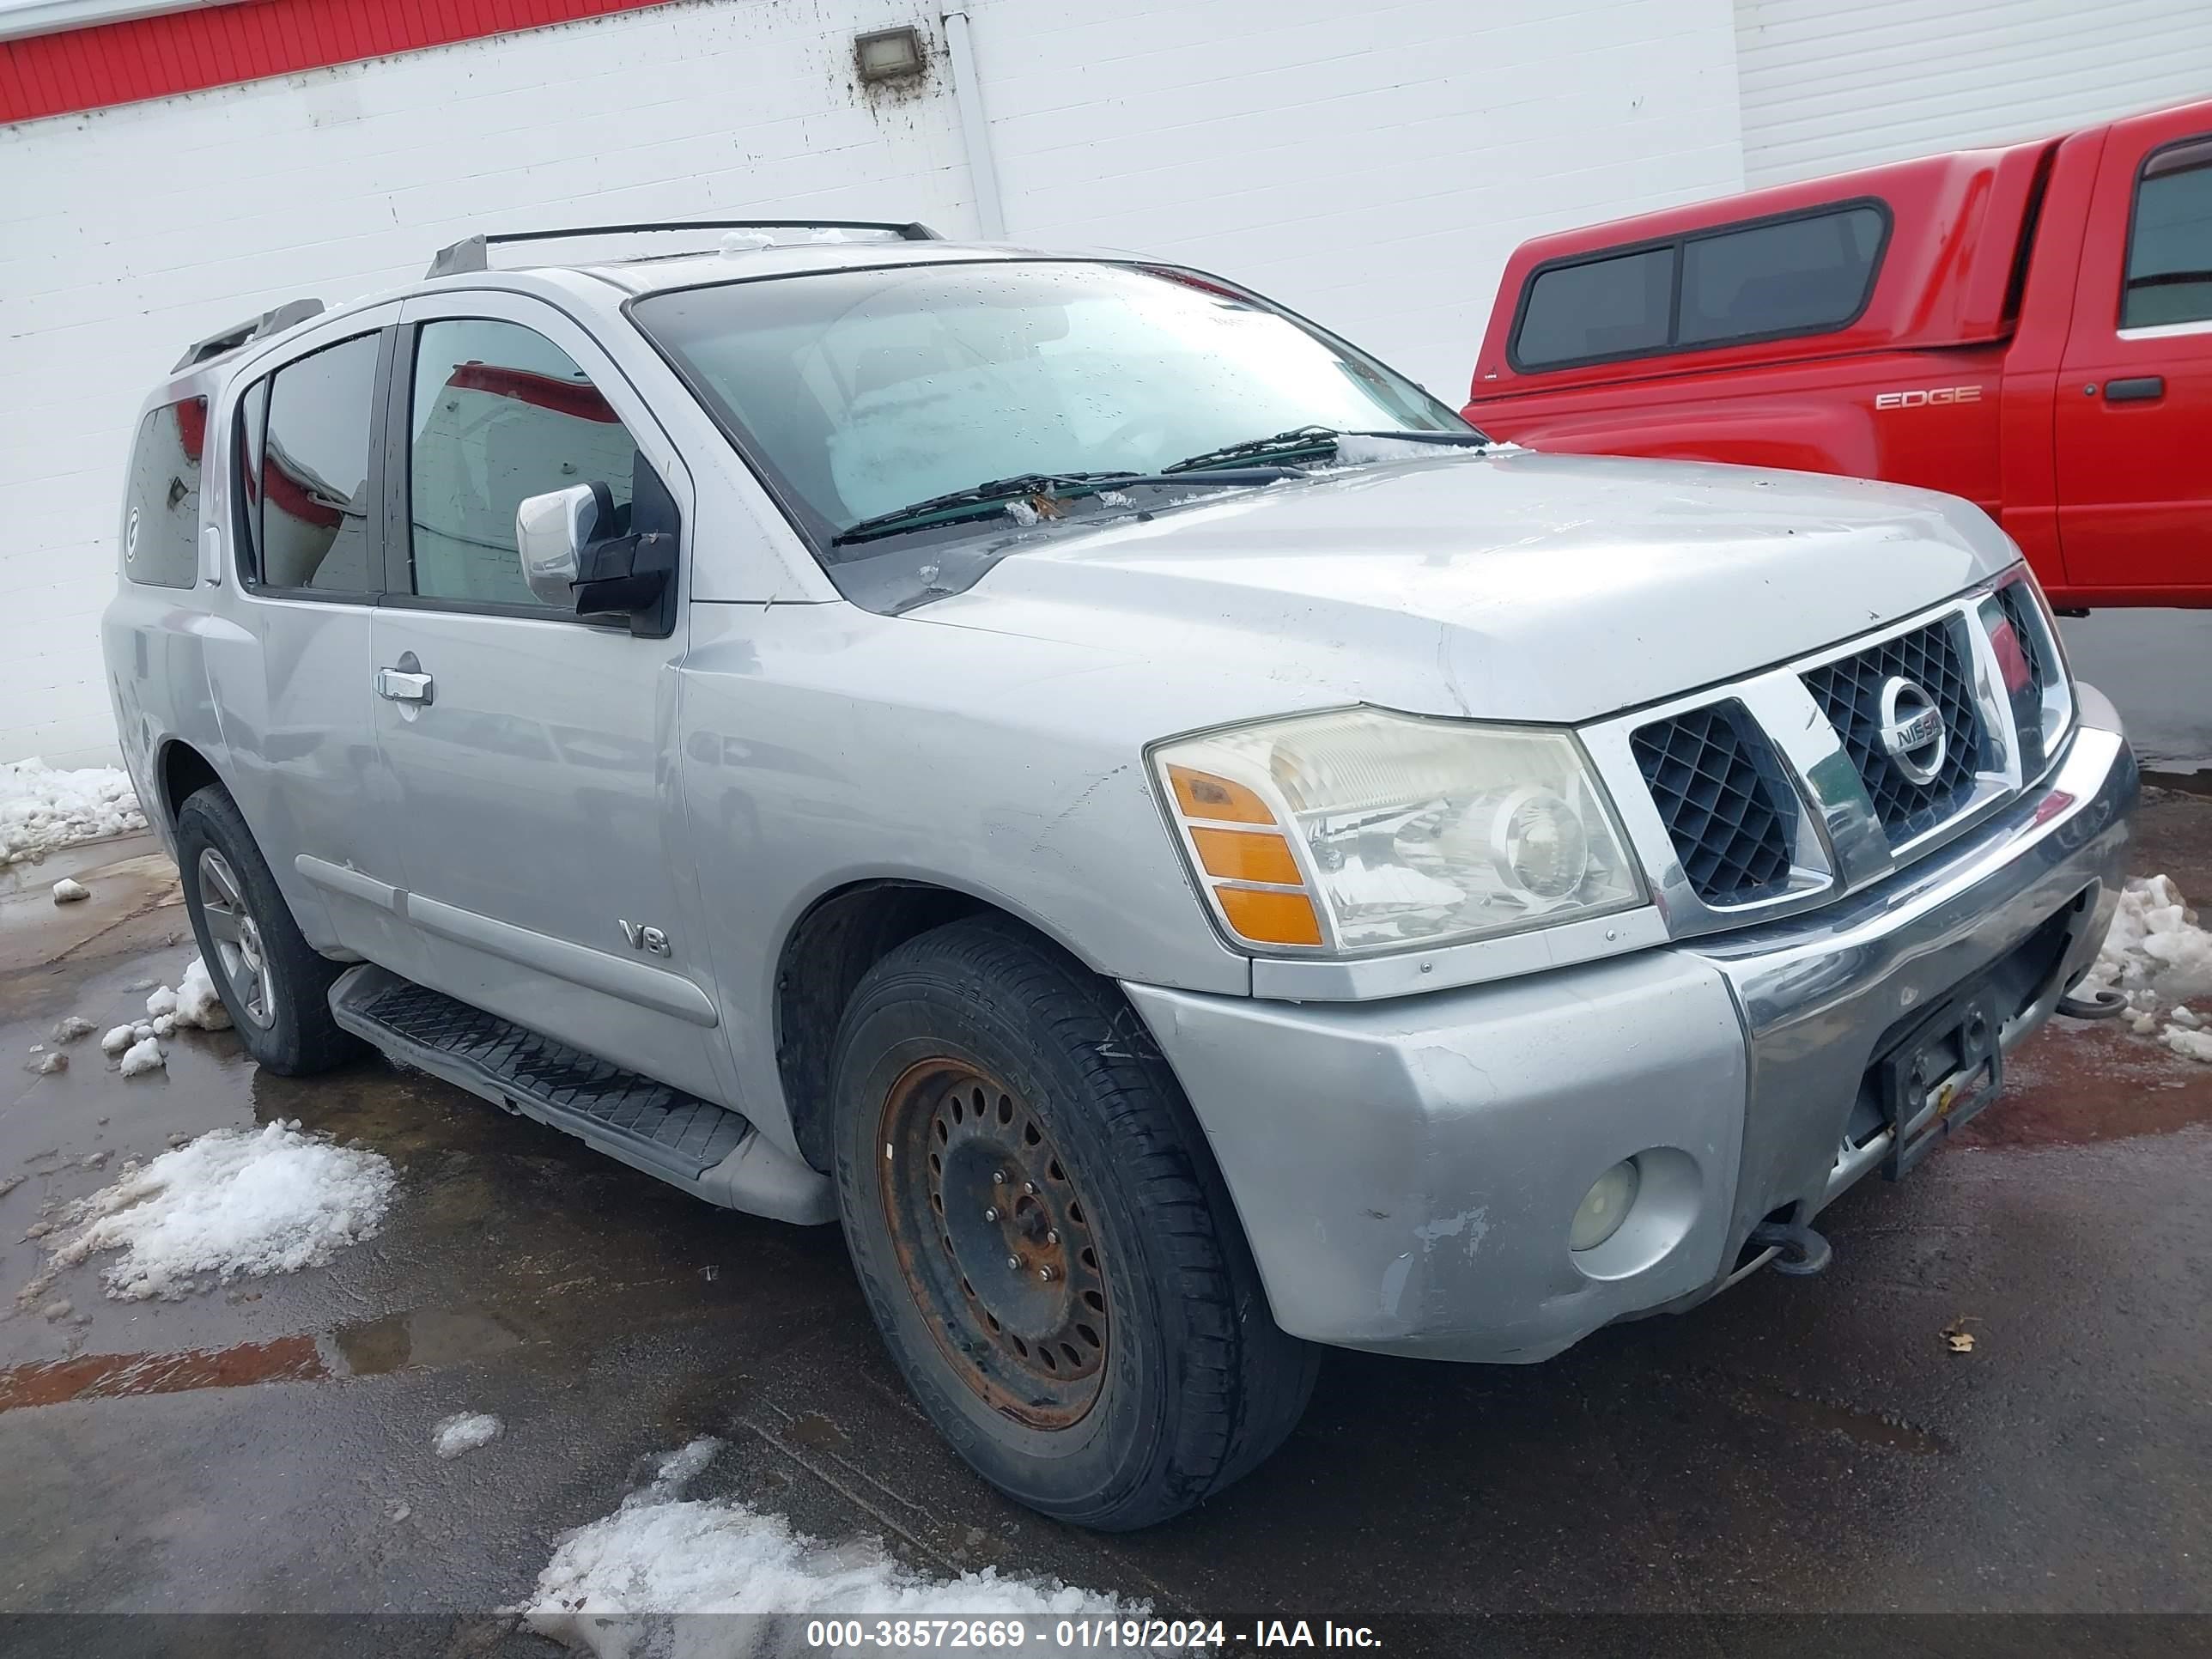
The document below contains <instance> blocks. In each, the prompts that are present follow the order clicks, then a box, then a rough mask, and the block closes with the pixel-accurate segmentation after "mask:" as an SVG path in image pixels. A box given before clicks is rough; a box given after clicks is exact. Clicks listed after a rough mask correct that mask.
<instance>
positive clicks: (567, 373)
mask: <svg viewBox="0 0 2212 1659" xmlns="http://www.w3.org/2000/svg"><path fill="white" fill-rule="evenodd" d="M410 431H411V433H412V438H411V441H410V446H409V451H408V467H407V477H408V503H409V505H408V520H409V526H408V528H409V532H410V538H411V542H412V548H413V561H414V572H415V592H416V593H417V594H419V595H421V596H422V597H423V598H425V599H465V600H474V601H476V602H477V603H480V604H494V605H533V606H535V605H538V599H536V597H535V596H534V595H532V592H530V589H529V586H528V585H527V584H526V583H525V582H524V581H523V580H522V563H521V561H520V558H519V557H518V556H517V555H516V552H515V546H514V510H515V508H516V507H520V505H521V504H522V502H523V501H524V499H525V498H526V497H528V496H531V495H544V493H546V492H547V491H549V490H555V489H568V487H569V486H571V485H572V484H580V483H604V484H605V485H606V486H607V488H608V489H610V490H611V491H612V492H613V495H614V499H615V505H616V508H617V519H618V520H620V519H623V518H624V517H626V516H627V509H628V507H629V501H630V495H631V491H632V489H633V487H634V482H635V475H636V472H637V470H638V468H639V467H640V465H641V462H640V460H639V457H638V453H637V446H636V444H635V443H634V442H632V441H631V440H630V435H629V433H628V432H626V431H625V430H623V424H622V422H620V421H619V420H617V419H616V417H615V412H614V410H612V409H611V407H609V405H608V404H607V400H606V399H605V398H604V397H602V396H600V394H599V390H598V389H597V388H596V387H595V386H592V382H591V380H590V378H589V377H588V376H586V374H585V373H584V371H583V370H582V369H581V368H578V367H577V366H576V362H575V360H574V359H573V358H571V357H570V356H568V353H567V352H565V351H563V350H562V349H561V348H560V347H558V346H556V345H555V344H554V343H552V342H551V341H550V340H549V339H547V338H546V337H544V335H542V334H539V333H538V332H537V331H535V330H533V329H528V328H525V327H523V326H522V325H520V324H519V323H501V322H490V321H484V320H480V319H460V320H455V321H453V322H437V323H426V324H425V325H423V327H422V333H421V335H420V337H419V338H418V343H417V344H416V351H415V393H414V409H413V422H412V426H411V428H410ZM621 527H622V526H620V525H619V524H617V526H605V529H607V530H615V529H619V528H621Z"/></svg>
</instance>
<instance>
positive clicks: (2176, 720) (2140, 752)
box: [2058, 610, 2212, 793]
mask: <svg viewBox="0 0 2212 1659" xmlns="http://www.w3.org/2000/svg"><path fill="white" fill-rule="evenodd" d="M2058 631H2059V634H2060V635H2061V637H2063V639H2064V641H2065V642H2066V655H2067V660H2068V662H2069V665H2071V666H2072V668H2073V670H2074V671H2075V674H2077V675H2079V676H2080V677H2081V678H2083V679H2085V680H2087V681H2088V682H2089V683H2090V684H2092V685H2094V686H2096V687H2098V688H2099V689H2100V690H2102V691H2103V692H2104V694H2105V695H2106V696H2108V697H2110V698H2111V699H2112V701H2113V702H2114V703H2116V704H2117V705H2118V707H2119V708H2121V709H2122V710H2124V712H2125V714H2126V715H2127V720H2128V741H2129V742H2130V743H2132V744H2134V745H2135V750H2136V757H2137V758H2138V759H2140V760H2141V761H2142V764H2143V767H2144V769H2145V770H2147V771H2149V772H2151V773H2153V774H2155V775H2166V777H2167V778H2168V780H2169V781H2177V782H2179V781H2185V780H2186V781H2187V787H2194V788H2196V789H2198V790H2200V791H2202V792H2204V793H2212V697H2207V696H2205V694H2204V685H2205V679H2204V665H2205V664H2207V663H2212V611H2134V610H2120V611H2091V612H2090V613H2089V614H2088V615H2087V616H2086V617H2065V618H2063V619H2062V620H2061V621H2060V623H2059V624H2058ZM2190 774H2195V775H2196V776H2195V777H2194V778H2193V779H2192V778H2189V777H2188V775H2190Z"/></svg>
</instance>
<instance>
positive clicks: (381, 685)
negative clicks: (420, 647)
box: [376, 668, 431, 703]
mask: <svg viewBox="0 0 2212 1659" xmlns="http://www.w3.org/2000/svg"><path fill="white" fill-rule="evenodd" d="M430 690H431V687H430V677H429V676H428V674H410V673H406V672H404V671H402V670H400V669H397V668H380V669H378V670H377V671H376V695H377V696H380V697H388V698H390V699H391V700H392V702H420V703H427V702H429V701H430Z"/></svg>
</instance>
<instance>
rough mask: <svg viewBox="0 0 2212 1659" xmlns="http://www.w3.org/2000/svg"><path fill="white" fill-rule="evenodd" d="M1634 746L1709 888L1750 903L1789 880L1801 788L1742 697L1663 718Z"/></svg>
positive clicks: (1654, 794) (1640, 733)
mask: <svg viewBox="0 0 2212 1659" xmlns="http://www.w3.org/2000/svg"><path fill="white" fill-rule="evenodd" d="M1629 746H1630V748H1631V750H1632V752H1633V753H1634V754H1635V756H1636V764H1637V766H1638V769H1639V770H1641V771H1642V772H1643V774H1644V782H1646V783H1647V784H1649V785H1650V787H1651V799H1652V804H1653V805H1656V806H1657V807H1658V809H1659V818H1660V822H1661V823H1663V824H1665V825H1666V828H1667V835H1668V839H1669V840H1670V841H1672V842H1674V850H1675V852H1676V853H1677V854H1680V857H1681V860H1682V870H1683V873H1684V874H1685V875H1686V876H1687V877H1688V878H1689V881H1690V885H1691V887H1692V889H1693V890H1695V891H1696V893H1697V895H1698V896H1699V898H1701V899H1703V900H1704V901H1705V902H1706V903H1708V904H1716V905H1725V904H1750V903H1754V902H1757V901H1759V900H1760V899H1763V898H1771V897H1772V896H1774V895H1776V894H1778V893H1780V892H1783V891H1784V890H1786V889H1787V888H1788V886H1789V884H1790V848H1791V846H1792V845H1793V844H1794V842H1796V815H1797V814H1796V807H1797V802H1796V793H1795V792H1793V791H1792V790H1791V789H1790V785H1789V783H1788V781H1786V780H1785V779H1784V777H1783V776H1782V775H1781V773H1780V769H1779V767H1778V764H1777V763H1776V762H1775V759H1774V754H1773V750H1772V748H1771V745H1769V744H1768V743H1767V741H1766V738H1765V736H1764V735H1763V734H1762V733H1761V732H1759V729H1758V727H1757V726H1756V725H1755V724H1754V723H1753V720H1752V719H1751V717H1750V714H1749V713H1748V712H1747V710H1746V709H1745V708H1744V707H1743V705H1742V704H1741V703H1740V702H1717V703H1711V704H1708V705H1707V706H1706V707H1705V708H1692V709H1686V710H1685V711H1684V712H1682V713H1681V714H1674V715H1670V716H1669V717H1668V718H1667V719H1665V720H1654V721H1653V722H1652V723H1651V724H1650V725H1649V726H1642V727H1639V728H1638V730H1637V732H1636V733H1635V735H1634V736H1633V737H1632V738H1631V739H1630V742H1629Z"/></svg>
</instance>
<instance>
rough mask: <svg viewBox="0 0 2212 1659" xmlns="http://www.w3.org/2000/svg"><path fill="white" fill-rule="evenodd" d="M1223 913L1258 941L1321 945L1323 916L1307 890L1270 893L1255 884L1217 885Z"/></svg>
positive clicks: (1216, 895)
mask: <svg viewBox="0 0 2212 1659" xmlns="http://www.w3.org/2000/svg"><path fill="white" fill-rule="evenodd" d="M1213 896H1215V897H1216V898H1218V899H1219V900H1220V901H1221V914H1222V915H1225V916H1226V917H1227V918H1228V919H1229V925H1230V927H1232V928H1234V929H1236V931H1237V933H1239V934H1240V935H1242V936H1243V938H1245V939H1250V940H1251V941H1252V942H1253V943H1254V944H1255V945H1318V944H1320V943H1321V918H1320V917H1319V916H1317V915H1315V914H1314V908H1313V901H1312V900H1311V899H1310V898H1308V897H1307V896H1305V895H1304V893H1270V892H1265V891H1262V890H1260V889H1257V888H1252V887H1217V888H1215V889H1214V890H1213Z"/></svg>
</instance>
